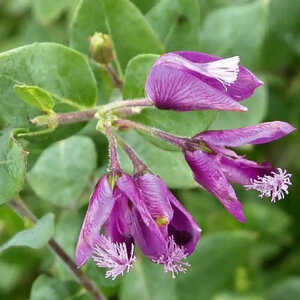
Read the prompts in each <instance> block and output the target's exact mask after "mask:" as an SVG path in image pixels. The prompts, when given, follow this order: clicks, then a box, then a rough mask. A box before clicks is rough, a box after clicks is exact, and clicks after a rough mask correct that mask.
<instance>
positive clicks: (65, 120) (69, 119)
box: [31, 98, 153, 127]
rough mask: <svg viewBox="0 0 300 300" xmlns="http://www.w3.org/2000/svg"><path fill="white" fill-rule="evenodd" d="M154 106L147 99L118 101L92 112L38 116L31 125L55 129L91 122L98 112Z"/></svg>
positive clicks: (32, 120) (82, 111)
mask: <svg viewBox="0 0 300 300" xmlns="http://www.w3.org/2000/svg"><path fill="white" fill-rule="evenodd" d="M152 105H153V102H152V101H151V100H149V99H146V98H142V99H132V100H123V101H116V102H112V103H109V104H106V105H102V106H100V107H98V108H94V109H90V110H81V111H73V112H69V113H60V114H56V115H53V116H47V115H42V116H38V117H36V118H34V119H31V123H33V124H36V125H48V126H50V127H53V126H56V125H62V124H70V123H77V122H83V121H89V120H91V119H93V118H95V117H96V114H97V112H98V111H99V113H100V115H101V114H105V113H107V112H109V111H113V110H119V109H120V110H121V111H122V110H124V108H129V107H131V108H134V107H143V106H152Z"/></svg>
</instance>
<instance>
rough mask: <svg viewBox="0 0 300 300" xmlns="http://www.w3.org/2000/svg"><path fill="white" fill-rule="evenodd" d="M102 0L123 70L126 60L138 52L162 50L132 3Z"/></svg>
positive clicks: (157, 51)
mask: <svg viewBox="0 0 300 300" xmlns="http://www.w3.org/2000/svg"><path fill="white" fill-rule="evenodd" d="M102 2H103V4H104V8H105V16H106V20H107V24H108V27H109V32H110V34H111V38H112V40H113V42H114V46H115V50H116V54H117V58H118V60H119V62H120V64H121V67H122V69H123V70H125V67H126V65H127V63H128V61H129V60H130V59H131V58H133V57H134V56H136V55H138V54H142V53H158V54H160V53H162V52H163V47H162V44H161V42H160V41H159V39H158V37H157V36H156V34H155V33H154V31H153V30H152V28H151V26H150V24H149V23H148V22H147V20H146V19H145V18H144V16H143V15H142V14H141V12H140V11H139V10H138V9H137V8H136V6H135V5H134V4H133V3H131V2H130V1H129V0H116V1H111V0H102ZM141 37H142V40H141Z"/></svg>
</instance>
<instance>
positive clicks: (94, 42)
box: [89, 32, 115, 65]
mask: <svg viewBox="0 0 300 300" xmlns="http://www.w3.org/2000/svg"><path fill="white" fill-rule="evenodd" d="M89 42H90V52H91V55H92V57H93V59H94V60H95V61H96V62H98V63H100V64H105V65H106V64H109V63H111V62H112V61H113V60H114V59H115V55H114V51H113V45H112V41H111V39H110V37H109V35H107V34H104V33H101V32H96V33H94V35H93V36H91V37H90V38H89Z"/></svg>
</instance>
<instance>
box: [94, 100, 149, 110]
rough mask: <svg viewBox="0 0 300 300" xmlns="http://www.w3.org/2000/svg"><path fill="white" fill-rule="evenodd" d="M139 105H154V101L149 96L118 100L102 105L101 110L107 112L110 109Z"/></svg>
mask: <svg viewBox="0 0 300 300" xmlns="http://www.w3.org/2000/svg"><path fill="white" fill-rule="evenodd" d="M138 106H153V102H152V101H151V100H149V99H147V98H141V99H132V100H123V101H116V102H112V103H109V104H106V105H103V106H102V107H100V112H101V113H107V112H109V111H112V110H116V109H120V108H124V107H138Z"/></svg>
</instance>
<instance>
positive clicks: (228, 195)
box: [184, 150, 245, 222]
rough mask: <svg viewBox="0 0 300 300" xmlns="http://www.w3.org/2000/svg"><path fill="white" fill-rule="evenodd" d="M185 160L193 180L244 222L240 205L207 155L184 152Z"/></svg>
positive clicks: (219, 169)
mask: <svg viewBox="0 0 300 300" xmlns="http://www.w3.org/2000/svg"><path fill="white" fill-rule="evenodd" d="M184 154H185V159H186V161H187V162H188V164H189V166H190V168H191V169H192V171H193V173H194V178H195V180H196V181H197V182H198V183H199V184H200V185H201V186H202V187H204V188H205V189H207V190H208V191H209V192H210V193H212V194H213V195H214V196H215V197H217V198H218V199H219V200H220V201H221V203H222V204H223V205H224V207H225V208H226V209H227V210H228V211H229V213H231V214H232V215H233V216H234V217H235V218H236V219H237V220H238V221H240V222H245V216H244V213H243V209H242V204H241V203H240V202H239V201H238V199H237V198H236V195H235V192H234V190H233V188H232V186H231V185H230V183H229V182H228V181H227V179H226V177H225V175H224V173H223V172H222V170H221V166H220V165H219V164H218V163H217V162H216V161H215V160H214V159H213V157H210V155H209V154H207V153H204V152H202V151H201V150H197V151H194V152H191V151H185V153H184Z"/></svg>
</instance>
